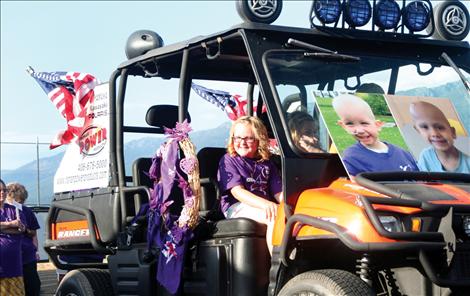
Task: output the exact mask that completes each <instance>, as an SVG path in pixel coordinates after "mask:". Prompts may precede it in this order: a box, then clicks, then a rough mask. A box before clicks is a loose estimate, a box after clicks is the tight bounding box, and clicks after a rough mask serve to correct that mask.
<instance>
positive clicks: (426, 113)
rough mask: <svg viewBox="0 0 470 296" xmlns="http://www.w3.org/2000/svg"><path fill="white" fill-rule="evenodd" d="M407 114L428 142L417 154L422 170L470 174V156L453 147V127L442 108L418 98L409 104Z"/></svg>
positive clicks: (455, 136)
mask: <svg viewBox="0 0 470 296" xmlns="http://www.w3.org/2000/svg"><path fill="white" fill-rule="evenodd" d="M410 115H411V118H412V120H413V125H414V128H415V129H416V131H417V132H418V133H419V134H420V135H421V137H423V139H424V140H426V142H428V143H429V144H431V146H429V147H428V148H426V149H424V150H423V151H422V152H421V153H420V156H419V160H418V167H419V169H420V170H421V171H428V172H453V173H466V174H468V173H470V157H469V156H468V155H466V154H465V153H463V152H462V151H460V150H458V149H457V148H456V147H455V146H454V140H455V139H456V138H457V133H456V130H455V128H454V127H452V126H451V125H450V123H449V120H448V119H447V117H446V116H445V114H444V113H443V112H442V111H441V109H439V108H438V107H436V106H435V105H433V104H431V103H429V102H425V101H417V102H413V103H411V104H410Z"/></svg>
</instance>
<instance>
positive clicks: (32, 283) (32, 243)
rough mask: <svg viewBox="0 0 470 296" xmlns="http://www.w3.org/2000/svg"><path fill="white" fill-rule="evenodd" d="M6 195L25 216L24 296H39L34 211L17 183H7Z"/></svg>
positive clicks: (22, 187) (36, 222)
mask: <svg viewBox="0 0 470 296" xmlns="http://www.w3.org/2000/svg"><path fill="white" fill-rule="evenodd" d="M7 189H8V195H7V203H9V204H12V205H15V203H17V204H18V206H17V207H18V208H20V207H21V211H22V212H23V214H24V216H25V219H26V220H25V222H26V223H25V232H24V237H23V240H22V243H21V250H22V259H23V280H24V287H25V293H26V296H39V293H40V291H41V280H40V279H39V274H38V270H37V260H38V258H39V254H38V237H37V230H38V229H39V222H38V219H37V218H36V215H35V214H34V212H33V211H32V210H31V209H30V208H29V207H28V206H26V205H25V204H24V203H25V201H26V199H27V198H28V191H27V190H26V188H25V187H24V186H23V185H21V184H19V183H9V184H7Z"/></svg>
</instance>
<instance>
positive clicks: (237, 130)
mask: <svg viewBox="0 0 470 296" xmlns="http://www.w3.org/2000/svg"><path fill="white" fill-rule="evenodd" d="M227 151H228V153H227V154H225V155H224V157H222V159H221V160H220V162H219V170H218V174H217V179H218V182H219V188H220V192H221V194H222V197H221V207H222V212H223V214H224V215H225V217H226V218H240V217H244V218H249V219H252V220H255V221H257V222H259V223H263V224H266V225H267V231H266V242H267V245H268V250H269V252H270V253H272V234H273V229H274V221H275V218H276V213H277V208H278V202H279V201H280V197H281V193H282V184H281V177H280V175H279V172H278V169H277V167H276V166H275V164H274V163H273V162H272V161H270V160H269V157H270V152H269V150H268V134H267V131H266V127H265V126H264V124H263V123H262V121H261V120H260V119H258V118H257V117H253V116H243V117H240V118H238V119H237V120H236V121H235V122H234V123H233V124H232V128H231V129H230V138H229V142H228V147H227Z"/></svg>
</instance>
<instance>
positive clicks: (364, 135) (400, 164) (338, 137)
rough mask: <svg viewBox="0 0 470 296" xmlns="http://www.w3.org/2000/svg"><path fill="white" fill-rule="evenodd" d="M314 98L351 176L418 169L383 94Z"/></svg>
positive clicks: (317, 94)
mask: <svg viewBox="0 0 470 296" xmlns="http://www.w3.org/2000/svg"><path fill="white" fill-rule="evenodd" d="M314 96H315V98H316V104H317V106H318V109H319V111H320V112H321V114H322V118H323V120H324V123H325V125H326V127H327V129H328V132H329V135H330V137H331V140H332V142H333V144H334V145H335V147H336V150H337V152H338V153H339V156H340V158H341V160H342V162H343V164H344V165H345V168H346V170H347V172H348V174H349V175H350V176H355V175H357V174H359V173H361V172H380V171H417V170H418V167H417V163H416V159H415V158H413V156H412V154H411V153H410V152H409V148H408V145H407V144H406V142H405V139H404V138H403V136H402V135H401V133H400V130H399V128H398V126H397V123H396V122H395V120H394V118H393V116H392V113H391V111H390V109H389V107H388V105H387V102H386V100H385V97H384V95H383V94H377V93H343V92H334V91H333V92H325V91H315V92H314Z"/></svg>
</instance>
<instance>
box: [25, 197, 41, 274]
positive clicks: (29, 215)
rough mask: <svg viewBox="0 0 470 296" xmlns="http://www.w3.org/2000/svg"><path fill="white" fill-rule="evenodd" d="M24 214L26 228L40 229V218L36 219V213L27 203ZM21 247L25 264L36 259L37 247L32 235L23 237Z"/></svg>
mask: <svg viewBox="0 0 470 296" xmlns="http://www.w3.org/2000/svg"><path fill="white" fill-rule="evenodd" d="M23 214H24V216H25V220H26V223H25V225H26V228H28V229H32V230H38V229H39V228H40V227H39V223H38V219H36V215H34V212H33V211H32V210H31V209H30V208H28V207H27V206H25V205H23ZM21 249H22V257H23V265H25V264H28V263H31V262H35V261H36V251H37V248H36V246H35V245H34V244H33V238H32V237H29V236H27V235H25V236H24V237H23V241H22V243H21Z"/></svg>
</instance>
